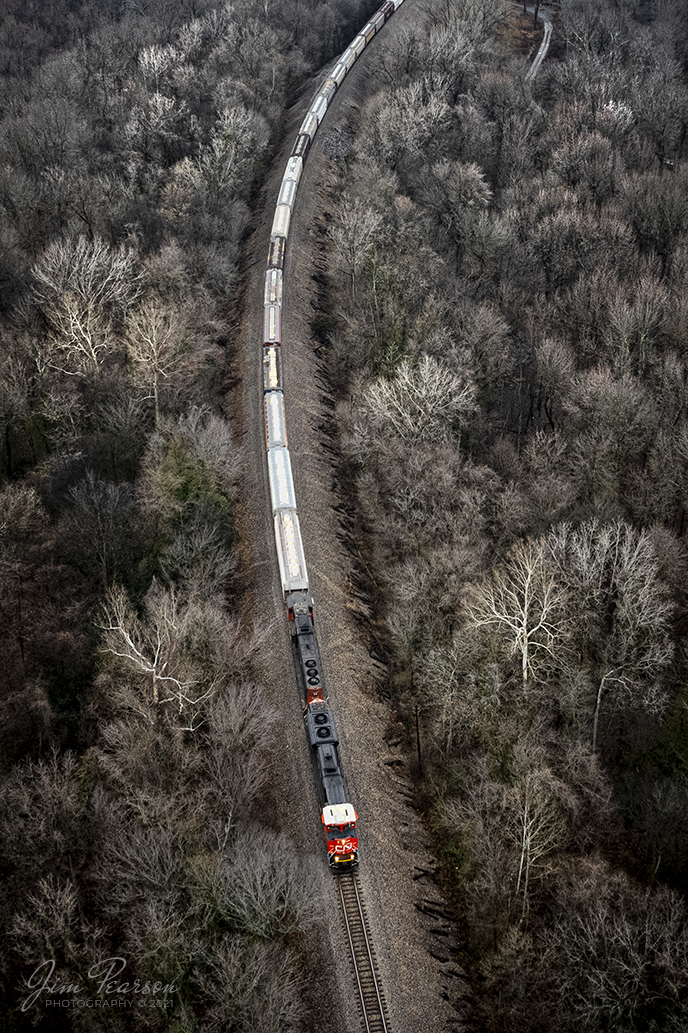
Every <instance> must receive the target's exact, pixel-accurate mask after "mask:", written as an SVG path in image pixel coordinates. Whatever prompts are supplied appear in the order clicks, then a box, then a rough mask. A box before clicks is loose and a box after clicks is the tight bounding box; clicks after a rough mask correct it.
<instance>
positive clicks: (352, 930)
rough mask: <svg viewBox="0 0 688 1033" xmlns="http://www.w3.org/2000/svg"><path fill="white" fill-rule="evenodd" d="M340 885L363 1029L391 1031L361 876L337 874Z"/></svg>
mask: <svg viewBox="0 0 688 1033" xmlns="http://www.w3.org/2000/svg"><path fill="white" fill-rule="evenodd" d="M337 886H338V888H339V900H340V902H341V905H342V915H343V916H344V925H345V927H346V935H347V939H348V942H349V950H350V952H351V960H352V962H353V966H354V975H355V977H356V985H357V987H358V996H359V1000H360V1004H361V1012H362V1015H363V1028H364V1029H365V1031H366V1033H390V1030H389V1025H388V1023H387V1016H386V1006H385V1000H384V996H383V993H382V989H381V987H380V983H379V981H378V974H377V965H376V962H375V954H374V952H373V945H372V942H371V939H370V935H369V933H368V928H367V923H366V915H365V907H364V904H363V900H362V899H361V894H360V891H359V886H358V876H357V875H356V874H355V872H351V873H347V874H340V875H338V876H337Z"/></svg>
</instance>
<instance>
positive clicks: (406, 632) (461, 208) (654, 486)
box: [0, 0, 688, 1033]
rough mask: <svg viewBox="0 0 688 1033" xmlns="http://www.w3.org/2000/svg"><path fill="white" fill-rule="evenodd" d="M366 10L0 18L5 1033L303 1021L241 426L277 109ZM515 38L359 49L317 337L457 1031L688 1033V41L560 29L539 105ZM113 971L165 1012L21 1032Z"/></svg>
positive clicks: (404, 39) (649, 5) (646, 15)
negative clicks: (251, 588) (244, 346)
mask: <svg viewBox="0 0 688 1033" xmlns="http://www.w3.org/2000/svg"><path fill="white" fill-rule="evenodd" d="M376 6H378V5H377V4H376V3H375V2H374V0H373V2H372V3H371V2H367V0H327V2H324V0H322V2H321V0H280V2H279V3H277V2H275V0H260V2H258V0H235V2H234V3H232V4H228V3H217V2H215V0H176V2H174V3H172V2H171V0H150V2H149V3H147V4H142V5H138V4H134V3H131V2H130V0H117V2H114V3H113V2H112V0H108V2H104V0H89V2H88V3H85V2H78V0H45V2H42V3H38V2H37V0H33V2H28V3H19V2H18V0H5V3H4V5H3V17H2V20H1V24H0V240H1V241H2V248H1V249H0V626H1V634H2V642H3V663H2V665H1V666H0V717H1V720H0V742H1V743H2V749H1V750H0V757H1V758H2V760H1V764H2V769H1V772H0V775H1V780H0V870H1V872H2V887H1V889H0V914H1V916H2V928H3V929H4V930H5V935H4V937H3V940H2V944H1V945H0V987H1V1000H0V1029H2V1030H3V1031H7V1033H13V1031H19V1030H23V1029H33V1028H38V1029H40V1028H42V1029H51V1030H62V1029H64V1030H72V1029H76V1030H82V1029H83V1030H89V1029H97V1030H112V1031H118V1030H120V1029H127V1030H130V1029H145V1030H157V1029H161V1030H162V1029H169V1030H171V1031H173V1033H191V1031H196V1030H199V1031H207V1033H214V1031H220V1030H226V1029H232V1030H235V1031H237V1033H277V1031H280V1033H281V1031H286V1030H298V1029H303V1028H304V1023H306V1022H307V1015H305V1013H304V1006H303V993H302V982H301V980H302V978H303V973H302V972H301V971H300V968H299V944H300V942H302V940H303V938H304V937H307V936H308V934H309V929H311V927H312V923H313V922H316V921H318V919H319V915H318V908H317V906H314V902H313V900H312V899H310V898H309V896H308V880H307V878H306V876H307V871H306V865H305V863H304V862H302V861H301V860H299V857H298V852H297V851H296V850H294V849H293V845H292V844H291V843H290V842H289V838H288V833H287V832H285V831H283V830H281V829H280V828H279V825H278V824H277V823H275V822H267V823H266V821H265V820H261V818H260V815H261V813H262V814H263V815H264V814H265V813H266V812H267V813H268V814H270V813H272V812H271V811H270V800H271V793H272V791H273V788H274V786H273V782H274V770H273V768H272V767H271V762H270V748H269V747H270V734H271V728H272V727H273V726H274V724H275V723H276V722H277V721H278V714H277V713H276V712H272V711H271V710H270V706H269V705H268V704H267V702H266V701H265V699H264V697H263V695H262V690H261V687H260V685H256V684H255V683H254V681H253V679H252V674H251V660H252V657H253V656H254V655H255V653H256V651H257V650H259V649H260V643H261V635H263V634H265V629H261V628H254V627H250V626H248V624H246V622H245V621H242V618H241V608H240V586H238V585H237V584H236V573H235V572H236V566H237V548H238V546H239V545H240V543H239V542H238V540H237V532H236V527H235V516H234V515H235V510H236V504H237V498H238V494H239V492H240V490H241V480H242V470H243V469H244V467H245V464H246V463H247V462H248V461H249V457H247V456H245V455H243V454H242V452H241V449H240V448H239V447H238V446H237V444H236V434H235V433H234V432H233V428H232V414H231V413H230V412H228V411H227V410H226V406H225V402H224V400H225V398H226V395H227V389H228V387H229V386H231V384H232V383H233V382H234V381H235V379H236V377H237V375H238V373H237V368H238V367H237V361H236V348H237V334H236V324H237V320H238V318H239V312H240V308H241V304H242V296H241V292H242V281H243V277H244V275H245V269H244V268H243V266H242V255H243V253H242V244H243V243H244V241H245V239H246V235H247V233H248V230H249V228H250V226H251V220H252V217H253V215H254V214H255V212H256V206H257V199H258V197H259V189H260V186H261V183H262V182H263V180H264V177H265V175H266V173H267V170H268V169H269V167H270V163H271V161H272V159H273V156H274V154H275V152H276V149H277V147H278V146H279V144H280V142H281V133H282V123H283V118H284V112H285V110H286V108H287V106H288V105H289V104H290V103H291V102H292V100H293V98H294V97H295V96H296V95H297V94H298V91H299V90H300V89H301V88H302V87H303V86H304V84H305V83H306V82H307V81H308V78H309V76H310V75H311V74H312V73H313V72H314V71H315V70H317V69H318V68H321V67H322V65H323V64H324V63H325V62H326V61H328V60H329V59H330V58H331V57H332V56H334V55H335V54H337V53H338V52H339V51H341V50H342V49H343V47H344V46H345V45H346V44H347V42H348V41H349V39H350V38H351V36H352V35H353V34H354V32H355V31H356V30H357V29H358V28H360V26H361V24H362V23H363V21H364V19H365V18H366V17H367V15H368V14H370V12H371V11H372V10H374V9H375V7H376ZM419 6H420V5H419ZM522 10H523V5H522V4H521V3H520V2H519V3H512V2H507V0H428V2H426V3H425V4H423V18H419V19H418V23H417V27H416V28H407V29H405V30H404V31H403V32H401V33H399V34H397V35H396V36H395V37H394V38H393V39H392V38H390V39H389V40H385V42H384V50H383V49H382V42H381V41H378V42H379V43H380V50H379V54H380V61H381V71H380V75H379V79H378V88H377V89H376V90H375V91H374V95H373V96H371V98H370V99H369V100H368V101H367V102H366V104H365V105H364V106H363V107H362V108H361V109H360V110H356V109H354V108H352V109H351V111H350V116H349V117H350V119H351V125H350V137H349V138H348V139H349V143H350V146H348V147H347V148H344V150H348V153H346V154H343V153H342V155H340V156H339V157H338V158H337V159H334V158H333V159H331V160H330V161H329V162H328V164H327V169H326V172H325V180H326V182H325V190H326V206H327V221H326V223H325V224H324V225H323V227H322V229H321V236H322V243H323V254H324V255H325V256H326V264H327V268H326V271H325V276H324V279H323V286H322V288H321V291H320V309H319V310H318V311H316V312H314V313H313V321H312V326H313V331H314V334H316V335H317V338H318V342H319V346H320V347H319V351H320V355H321V357H322V361H323V363H324V365H325V368H326V371H327V375H328V378H329V382H330V384H331V385H332V386H333V389H334V390H335V391H336V396H337V405H336V409H335V412H334V424H333V426H334V433H335V435H336V450H337V452H338V464H337V471H336V477H337V483H338V489H339V490H340V491H341V492H342V493H343V495H344V496H345V497H346V499H347V504H348V507H349V512H350V513H351V518H350V526H349V538H350V542H351V544H352V551H353V552H354V554H355V555H356V556H358V557H359V565H358V569H357V579H358V584H359V586H360V587H361V589H362V591H363V592H364V594H365V596H366V598H367V600H368V601H369V619H368V621H367V623H366V626H365V633H366V634H367V635H368V636H369V638H370V641H371V644H374V646H375V649H376V650H378V652H382V653H383V654H384V657H385V659H386V661H387V670H388V675H387V680H386V684H385V686H384V688H385V692H386V693H387V694H388V695H389V698H390V699H391V701H392V706H393V708H394V711H395V714H396V716H397V718H398V720H399V721H400V722H404V723H405V725H406V729H407V740H408V744H409V746H408V749H409V754H410V753H411V752H412V749H413V748H414V747H415V741H414V739H413V736H414V735H415V726H414V715H415V713H418V714H419V715H420V729H421V739H422V746H423V770H422V772H421V771H418V773H417V779H416V787H417V788H416V805H417V807H418V808H419V809H420V811H421V812H422V814H423V816H424V821H425V824H426V826H427V827H428V828H429V829H430V830H431V833H432V836H433V842H434V844H435V848H436V850H437V853H438V856H439V857H440V858H441V861H442V880H443V887H444V888H445V890H446V892H447V893H448V894H449V895H450V896H451V900H452V903H453V907H454V910H455V913H456V915H457V916H459V918H460V921H461V927H462V961H463V963H464V965H465V967H466V970H467V971H468V973H469V975H470V980H471V986H472V997H471V1000H472V1007H473V1012H472V1015H471V1023H472V1026H473V1028H474V1029H475V1030H476V1031H483V1030H484V1031H486V1033H487V1031H490V1033H522V1031H525V1033H569V1031H570V1033H574V1031H575V1033H579V1031H581V1030H583V1031H586V1030H589V1031H594V1033H598V1031H599V1033H603V1031H605V1033H606V1031H610V1030H614V1031H622V1033H636V1031H637V1033H645V1031H647V1033H651V1031H657V1033H659V1031H660V1030H661V1031H662V1033H680V1031H683V1030H684V1029H685V1028H686V1024H687V1023H688V911H687V908H686V902H685V886H686V882H687V878H688V692H687V690H686V678H687V675H688V649H687V643H688V640H687V637H686V635H687V632H688V624H687V619H688V615H687V613H686V597H685V585H686V578H687V575H688V550H687V548H686V536H687V535H688V527H686V523H687V521H686V508H687V507H688V172H687V171H686V169H687V166H686V157H687V155H688V147H687V143H688V141H687V140H686V135H687V131H688V85H687V75H688V23H686V19H685V11H684V9H683V4H682V2H681V0H598V2H597V3H592V0H561V3H559V4H557V5H556V8H555V10H554V14H553V16H554V21H555V33H554V45H553V47H552V49H551V51H550V54H549V55H548V58H547V59H546V61H545V62H544V64H543V65H542V67H541V68H540V71H539V72H538V74H537V76H536V77H535V78H528V74H527V73H528V68H529V62H530V61H531V60H532V56H533V54H532V53H531V54H528V53H526V52H525V51H524V50H523V47H522V46H521V45H520V42H519V40H520V39H521V36H522V32H523V26H524V25H527V26H528V27H530V26H531V25H532V15H529V16H527V15H525V14H523V13H522ZM521 19H523V20H522V21H521ZM120 956H121V957H126V958H127V959H128V960H127V965H128V968H127V971H126V974H125V973H122V974H121V975H120V976H119V977H118V978H119V979H123V980H124V979H126V980H129V981H130V982H132V983H133V981H134V979H135V980H136V981H137V983H140V985H142V986H143V985H145V984H146V983H149V985H151V986H152V985H155V984H157V986H158V987H159V992H158V996H159V997H161V998H164V1000H163V1002H162V1003H163V1005H164V1007H159V1008H148V1009H132V1010H131V1011H130V1012H121V1011H118V1010H114V1009H112V1010H108V1011H104V1010H101V1011H93V1010H79V1011H74V1012H71V1013H64V1014H54V1013H48V1012H47V1010H46V1009H45V1008H44V1007H41V1006H40V1004H41V1001H40V1000H39V998H40V994H41V992H42V991H41V985H42V980H43V976H44V975H46V978H47V976H48V975H49V978H50V985H53V984H54V985H55V986H65V987H74V986H76V985H77V984H78V985H80V986H82V987H83V986H84V985H85V988H86V990H87V991H88V992H89V993H91V994H93V993H95V992H96V991H97V990H98V988H99V986H100V984H101V983H102V980H103V969H102V959H107V958H114V957H120ZM43 959H53V960H54V967H53V969H52V970H50V972H49V973H48V972H47V970H42V971H40V972H39V973H38V975H37V976H36V978H35V979H34V974H35V971H36V967H37V965H38V964H39V963H40V962H41V961H42V960H43ZM99 966H100V967H99ZM88 973H93V974H92V975H88ZM28 980H34V981H33V982H30V983H27V981H28ZM137 992H138V991H137ZM35 993H38V995H39V996H38V997H37V998H35V999H34V994H35ZM167 1005H169V1006H170V1007H167Z"/></svg>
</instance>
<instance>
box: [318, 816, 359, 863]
mask: <svg viewBox="0 0 688 1033" xmlns="http://www.w3.org/2000/svg"><path fill="white" fill-rule="evenodd" d="M320 820H321V821H322V823H323V825H324V826H325V839H326V840H327V860H328V861H329V864H330V867H331V868H336V869H338V870H340V871H341V870H347V869H349V868H353V867H354V865H357V864H358V832H357V830H356V822H357V820H358V815H357V814H356V811H355V810H354V809H353V807H352V806H351V804H350V803H337V804H333V805H332V806H329V807H325V808H323V812H322V816H321V819H320Z"/></svg>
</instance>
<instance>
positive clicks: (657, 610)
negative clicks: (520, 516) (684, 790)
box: [548, 520, 673, 750]
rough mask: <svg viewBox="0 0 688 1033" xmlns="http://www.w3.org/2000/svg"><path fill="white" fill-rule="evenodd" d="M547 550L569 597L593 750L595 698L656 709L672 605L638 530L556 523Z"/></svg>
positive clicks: (669, 648) (645, 536)
mask: <svg viewBox="0 0 688 1033" xmlns="http://www.w3.org/2000/svg"><path fill="white" fill-rule="evenodd" d="M548 546H549V549H550V550H551V554H552V557H553V558H554V560H555V562H556V563H557V565H558V566H559V570H560V576H561V578H562V579H563V581H564V583H565V584H566V586H567V588H568V591H569V593H570V599H571V614H572V633H573V634H572V639H571V643H572V646H573V650H574V658H575V659H574V662H575V663H578V664H581V665H582V666H584V667H585V668H586V669H587V670H588V671H589V672H590V675H591V684H592V686H593V687H594V688H593V699H594V705H593V716H592V745H593V750H594V749H595V748H596V745H597V729H598V723H599V717H600V709H601V706H602V701H603V699H604V700H608V699H609V701H610V702H613V704H614V705H615V706H616V707H617V708H618V707H620V706H622V705H623V702H624V701H627V702H631V703H634V704H635V705H641V706H643V707H645V708H646V709H647V710H648V711H658V710H661V708H662V706H663V698H664V697H663V694H662V693H661V691H659V688H658V679H659V678H660V676H661V673H662V671H663V670H664V668H666V666H667V665H668V664H669V662H670V660H671V657H672V655H673V643H672V642H671V639H670V635H669V626H670V624H669V620H670V615H671V611H672V607H671V604H670V601H669V598H668V593H667V591H666V587H665V586H664V584H663V582H662V581H661V579H660V578H659V574H658V564H657V560H656V557H655V552H654V547H653V543H652V538H651V536H650V534H649V533H648V532H646V531H636V530H635V529H634V528H632V527H631V526H630V525H629V524H627V523H625V522H624V521H622V520H618V521H616V522H615V523H613V524H606V525H602V524H600V523H599V522H598V521H597V520H592V521H589V522H588V523H586V524H582V525H581V527H579V528H578V529H577V530H574V529H573V528H572V527H570V525H568V524H561V525H559V526H558V527H557V528H555V529H554V530H553V531H552V532H551V534H550V536H549V539H548ZM561 660H562V661H565V658H564V657H563V656H562V657H561Z"/></svg>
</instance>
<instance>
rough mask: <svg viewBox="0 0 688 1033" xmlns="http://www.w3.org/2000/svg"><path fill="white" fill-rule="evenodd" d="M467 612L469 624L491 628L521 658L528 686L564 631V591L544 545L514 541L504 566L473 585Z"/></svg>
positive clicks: (560, 643)
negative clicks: (514, 543)
mask: <svg viewBox="0 0 688 1033" xmlns="http://www.w3.org/2000/svg"><path fill="white" fill-rule="evenodd" d="M466 616H467V619H468V622H469V624H470V625H471V626H472V627H475V628H486V629H493V630H494V631H496V632H497V633H498V634H499V635H500V636H501V637H502V638H504V639H505V641H506V642H507V643H509V647H510V651H511V652H512V653H515V654H517V655H518V656H520V666H521V679H522V683H523V688H524V689H527V687H528V683H529V681H530V680H531V678H533V677H534V675H535V673H536V672H537V670H538V669H539V668H540V667H541V665H542V664H543V662H545V661H549V662H550V663H551V662H552V658H553V657H554V655H555V653H556V650H557V649H559V648H561V646H562V644H563V641H564V639H565V637H566V635H567V631H568V615H567V613H566V590H565V588H564V587H563V585H562V584H561V582H560V580H559V579H558V578H557V576H556V571H555V569H554V568H553V566H552V565H551V563H550V557H549V550H548V548H547V544H546V543H545V542H544V541H542V540H540V541H532V540H529V541H527V542H518V543H517V544H516V545H515V546H514V547H513V548H512V549H511V551H510V552H509V554H508V556H507V560H506V563H505V564H504V566H503V567H501V568H498V569H496V570H494V571H493V572H492V574H490V575H489V576H488V577H487V578H485V580H484V581H482V582H481V583H479V584H477V585H475V586H474V587H473V588H472V590H471V592H470V594H469V596H468V600H467V603H466Z"/></svg>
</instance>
